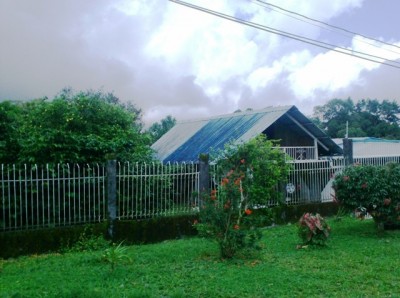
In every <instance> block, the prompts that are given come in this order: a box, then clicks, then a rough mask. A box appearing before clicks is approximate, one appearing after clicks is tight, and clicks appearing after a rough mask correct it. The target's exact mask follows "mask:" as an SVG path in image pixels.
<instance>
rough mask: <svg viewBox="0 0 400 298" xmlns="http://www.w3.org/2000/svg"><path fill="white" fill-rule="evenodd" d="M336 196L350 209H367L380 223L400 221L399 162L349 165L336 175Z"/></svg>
mask: <svg viewBox="0 0 400 298" xmlns="http://www.w3.org/2000/svg"><path fill="white" fill-rule="evenodd" d="M333 187H334V189H335V192H336V199H337V200H338V201H339V203H340V204H341V205H342V206H343V207H345V208H347V209H348V210H350V211H354V210H361V211H364V210H365V211H366V212H368V213H369V214H370V215H371V216H372V217H373V218H374V220H375V222H376V223H377V224H378V228H382V227H383V226H384V225H392V224H395V225H398V224H400V165H399V164H392V163H391V164H387V165H385V166H371V165H366V166H361V165H356V166H350V167H347V168H346V169H345V170H344V171H343V172H342V173H341V174H339V175H337V176H336V177H335V181H334V184H333Z"/></svg>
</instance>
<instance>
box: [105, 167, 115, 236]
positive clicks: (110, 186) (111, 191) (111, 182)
mask: <svg viewBox="0 0 400 298" xmlns="http://www.w3.org/2000/svg"><path fill="white" fill-rule="evenodd" d="M116 200H117V163H116V161H115V160H109V161H107V206H108V236H109V237H110V238H111V239H113V238H114V222H115V220H116V218H117V202H116Z"/></svg>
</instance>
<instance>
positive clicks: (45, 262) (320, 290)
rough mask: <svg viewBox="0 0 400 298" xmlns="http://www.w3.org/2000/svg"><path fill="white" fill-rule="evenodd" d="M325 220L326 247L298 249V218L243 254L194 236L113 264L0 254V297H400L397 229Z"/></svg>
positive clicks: (137, 250) (137, 249) (91, 257)
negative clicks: (222, 253)
mask: <svg viewBox="0 0 400 298" xmlns="http://www.w3.org/2000/svg"><path fill="white" fill-rule="evenodd" d="M328 222H329V224H330V225H331V227H332V235H331V237H330V239H329V241H328V245H327V247H323V248H313V247H308V248H301V249H296V246H297V244H298V242H299V238H298V236H297V229H296V225H285V226H279V227H273V228H266V229H265V230H264V237H263V244H264V249H263V250H262V251H261V252H259V253H257V254H256V255H254V256H253V257H252V258H251V259H248V260H246V259H242V258H240V257H238V258H236V259H234V260H221V259H219V257H218V248H217V246H216V244H215V243H213V242H210V241H208V240H204V239H200V238H190V239H182V240H171V241H165V242H163V243H159V244H152V245H135V246H128V247H126V251H125V252H123V253H121V254H120V256H121V255H125V256H127V258H123V259H120V260H117V259H115V260H116V266H115V268H114V269H112V267H111V266H110V264H109V263H106V262H105V261H104V260H103V259H102V255H103V254H104V251H94V252H69V253H64V254H47V255H40V256H37V255H35V256H27V257H20V258H18V259H10V260H3V261H1V263H0V293H1V294H0V297H58V298H61V297H400V231H386V232H385V233H384V234H383V235H378V234H377V232H376V229H375V225H374V222H373V221H372V220H365V221H359V220H356V219H353V218H344V219H342V220H341V221H335V220H334V219H330V220H328Z"/></svg>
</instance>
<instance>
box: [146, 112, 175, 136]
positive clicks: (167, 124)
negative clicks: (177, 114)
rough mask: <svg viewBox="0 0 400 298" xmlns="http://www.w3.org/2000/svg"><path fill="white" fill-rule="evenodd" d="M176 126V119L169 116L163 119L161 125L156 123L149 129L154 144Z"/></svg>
mask: <svg viewBox="0 0 400 298" xmlns="http://www.w3.org/2000/svg"><path fill="white" fill-rule="evenodd" d="M175 124H176V119H175V118H173V117H172V116H170V115H168V116H167V117H166V118H164V119H162V120H161V121H160V122H159V123H158V122H157V123H154V124H153V125H151V126H150V128H149V129H148V133H149V134H150V135H151V137H152V143H155V142H156V141H157V140H158V139H159V138H161V137H162V136H163V135H164V134H165V133H166V132H167V131H169V130H170V129H171V128H172V127H174V125H175Z"/></svg>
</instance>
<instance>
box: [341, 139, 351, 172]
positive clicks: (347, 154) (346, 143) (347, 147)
mask: <svg viewBox="0 0 400 298" xmlns="http://www.w3.org/2000/svg"><path fill="white" fill-rule="evenodd" d="M343 156H344V164H345V166H346V167H347V166H349V165H352V164H353V140H352V139H348V138H345V139H343Z"/></svg>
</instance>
